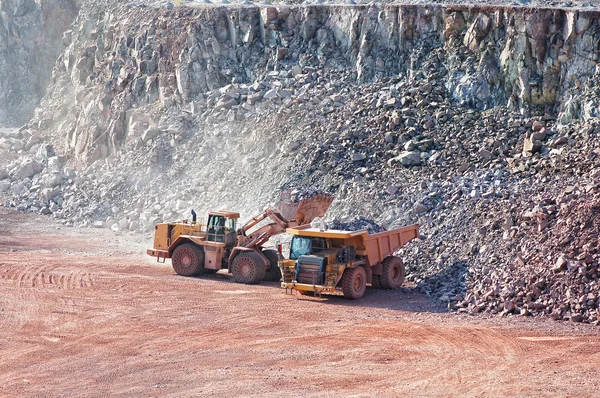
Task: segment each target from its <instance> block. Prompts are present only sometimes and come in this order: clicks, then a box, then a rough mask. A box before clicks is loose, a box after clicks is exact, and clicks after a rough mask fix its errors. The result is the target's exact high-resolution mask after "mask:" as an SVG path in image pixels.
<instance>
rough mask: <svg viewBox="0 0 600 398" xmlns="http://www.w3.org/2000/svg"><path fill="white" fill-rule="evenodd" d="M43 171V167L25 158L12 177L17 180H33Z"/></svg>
mask: <svg viewBox="0 0 600 398" xmlns="http://www.w3.org/2000/svg"><path fill="white" fill-rule="evenodd" d="M40 171H42V165H41V164H40V163H38V162H37V161H36V160H34V159H32V158H25V159H24V160H23V161H22V162H21V164H19V165H18V166H17V167H16V168H15V169H14V170H13V171H12V173H11V174H12V177H13V179H15V180H23V179H25V178H31V177H33V176H34V175H36V174H37V173H39V172H40Z"/></svg>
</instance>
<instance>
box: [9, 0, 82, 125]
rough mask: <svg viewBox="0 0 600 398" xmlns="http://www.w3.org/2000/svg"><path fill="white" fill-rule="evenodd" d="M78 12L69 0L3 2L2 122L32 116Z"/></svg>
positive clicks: (20, 122)
mask: <svg viewBox="0 0 600 398" xmlns="http://www.w3.org/2000/svg"><path fill="white" fill-rule="evenodd" d="M76 14H77V5H76V4H75V2H74V1H70V0H43V1H41V2H39V3H38V2H35V1H34V0H2V1H0V125H3V126H11V125H19V124H23V123H25V122H27V121H28V120H29V119H30V118H31V117H32V115H33V110H34V109H35V107H36V106H37V105H38V103H39V101H40V99H41V97H42V96H43V95H44V93H45V90H46V86H47V84H48V80H49V79H50V76H51V74H52V66H53V65H54V63H55V61H56V58H57V57H58V55H59V54H60V52H61V51H62V46H61V45H60V40H61V37H62V33H63V31H64V30H65V29H67V27H68V26H69V25H70V24H71V22H72V21H73V19H74V17H75V15H76Z"/></svg>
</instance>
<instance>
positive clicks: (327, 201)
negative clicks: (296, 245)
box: [279, 190, 333, 225]
mask: <svg viewBox="0 0 600 398" xmlns="http://www.w3.org/2000/svg"><path fill="white" fill-rule="evenodd" d="M331 202H333V196H332V195H330V194H328V193H323V192H315V193H305V194H302V193H300V192H298V191H292V190H286V191H284V192H283V193H282V194H281V200H280V201H279V212H280V213H281V214H282V215H283V216H284V217H285V218H286V219H288V220H296V221H297V222H298V225H306V224H310V223H311V222H312V221H313V220H314V219H315V218H316V217H323V216H324V215H325V213H327V210H328V209H329V206H331Z"/></svg>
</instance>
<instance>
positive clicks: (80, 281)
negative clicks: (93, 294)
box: [0, 262, 95, 290]
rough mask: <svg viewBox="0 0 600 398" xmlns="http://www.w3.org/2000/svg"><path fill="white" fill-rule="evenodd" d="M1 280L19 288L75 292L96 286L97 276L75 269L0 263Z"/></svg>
mask: <svg viewBox="0 0 600 398" xmlns="http://www.w3.org/2000/svg"><path fill="white" fill-rule="evenodd" d="M0 279H3V280H6V281H9V282H11V283H12V284H14V285H15V286H17V287H19V288H29V289H38V288H57V289H61V290H73V289H80V288H90V287H92V286H94V280H95V275H94V274H92V273H90V272H88V271H86V270H82V269H79V268H75V267H68V268H67V267H61V266H51V265H47V264H46V265H29V266H26V267H23V266H19V265H17V264H10V263H6V262H3V263H0Z"/></svg>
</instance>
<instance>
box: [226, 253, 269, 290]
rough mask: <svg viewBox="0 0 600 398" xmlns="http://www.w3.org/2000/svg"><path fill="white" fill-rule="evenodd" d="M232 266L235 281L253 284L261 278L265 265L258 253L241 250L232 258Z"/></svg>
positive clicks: (263, 275) (263, 274)
mask: <svg viewBox="0 0 600 398" xmlns="http://www.w3.org/2000/svg"><path fill="white" fill-rule="evenodd" d="M232 268H233V269H232V273H233V279H234V280H235V281H236V282H237V283H246V284H255V283H258V282H260V281H262V280H263V278H264V277H265V272H266V268H267V267H266V266H265V263H264V262H263V260H262V257H261V256H260V254H258V253H256V252H242V253H240V254H239V255H238V256H237V257H236V258H235V259H234V260H233V264H232Z"/></svg>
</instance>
